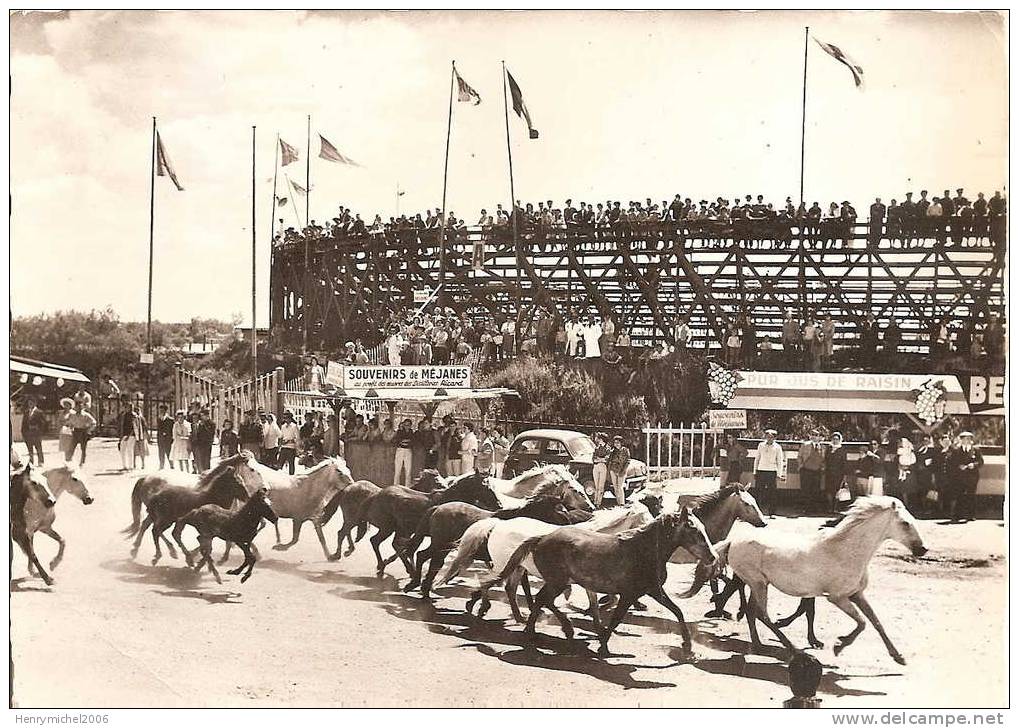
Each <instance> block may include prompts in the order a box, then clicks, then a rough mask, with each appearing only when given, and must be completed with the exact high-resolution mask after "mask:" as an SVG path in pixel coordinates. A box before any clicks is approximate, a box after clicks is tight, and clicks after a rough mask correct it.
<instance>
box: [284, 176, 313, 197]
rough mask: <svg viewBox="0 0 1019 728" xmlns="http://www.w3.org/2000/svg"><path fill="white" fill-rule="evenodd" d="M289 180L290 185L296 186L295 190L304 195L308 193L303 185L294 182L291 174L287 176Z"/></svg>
mask: <svg viewBox="0 0 1019 728" xmlns="http://www.w3.org/2000/svg"><path fill="white" fill-rule="evenodd" d="M287 182H289V183H290V186H291V187H293V188H294V192H296V193H297V194H299V195H301V196H302V197H303V196H304V195H307V194H308V190H306V189H304V188H303V187H301V185H299V184H297V183H296V182H294V181H293V180H292V179H290V177H289V176H287Z"/></svg>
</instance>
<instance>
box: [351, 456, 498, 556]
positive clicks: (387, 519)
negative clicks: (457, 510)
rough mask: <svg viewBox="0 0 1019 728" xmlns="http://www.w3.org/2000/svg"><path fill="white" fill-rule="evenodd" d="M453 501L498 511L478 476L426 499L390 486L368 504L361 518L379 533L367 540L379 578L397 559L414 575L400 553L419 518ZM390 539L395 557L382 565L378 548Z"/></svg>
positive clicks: (464, 478)
mask: <svg viewBox="0 0 1019 728" xmlns="http://www.w3.org/2000/svg"><path fill="white" fill-rule="evenodd" d="M425 472H427V471H425ZM452 501H463V502H464V503H470V504H472V505H477V506H480V507H482V508H485V509H487V510H490V511H494V510H497V509H498V508H499V507H500V503H499V499H498V497H497V496H496V494H495V491H493V490H492V489H491V488H490V487H489V486H488V483H487V479H486V477H485V476H484V475H483V474H480V473H470V474H468V475H461V476H459V477H457V478H455V479H454V480H453V481H452V482H451V483H450V484H449V485H448V486H446V487H445V488H441V489H438V490H434V491H432V492H431V493H429V494H427V495H426V494H424V493H420V492H418V491H416V490H411V489H410V488H405V487H403V486H401V485H391V486H389V487H388V488H382V489H381V490H380V491H379V492H378V493H376V494H375V495H373V496H371V497H370V498H369V499H368V500H367V502H366V503H365V504H364V508H363V510H362V517H363V518H364V519H365V520H367V521H368V522H370V523H371V524H372V525H373V526H375V527H376V528H377V529H378V533H376V534H375V535H374V536H372V537H371V539H370V540H371V545H372V548H373V549H375V557H376V559H377V560H378V561H377V573H378V575H379V576H381V575H382V573H383V572H384V571H385V568H386V565H387V564H389V563H391V562H392V561H393V560H394V559H396V558H397V557H399V558H400V560H401V561H402V562H403V565H404V566H405V567H406V569H407V573H408V574H412V573H413V571H414V566H413V564H411V563H410V560H409V559H408V558H407V556H406V554H405V553H404V551H403V546H404V544H405V542H406V541H407V539H409V538H410V537H411V536H412V535H413V533H414V529H415V528H416V527H417V525H418V522H419V521H420V520H421V516H422V514H424V512H425V511H426V510H428V508H429V507H430V506H437V505H441V504H443V503H450V502H452ZM390 536H393V550H394V551H395V552H396V554H395V555H394V556H392V557H390V558H389V560H387V561H384V560H383V559H382V554H381V553H380V552H379V546H380V545H381V543H382V542H383V541H385V540H386V539H387V538H389V537H390Z"/></svg>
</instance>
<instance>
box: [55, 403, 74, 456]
mask: <svg viewBox="0 0 1019 728" xmlns="http://www.w3.org/2000/svg"><path fill="white" fill-rule="evenodd" d="M72 414H74V400H73V399H71V398H69V397H63V398H61V400H60V412H59V413H58V414H57V422H58V423H59V425H60V435H59V438H60V440H59V442H60V454H61V455H63V456H64V460H65V461H69V460H70V459H71V451H72V450H73V449H74V441H73V436H72V434H71V425H70V417H71V415H72Z"/></svg>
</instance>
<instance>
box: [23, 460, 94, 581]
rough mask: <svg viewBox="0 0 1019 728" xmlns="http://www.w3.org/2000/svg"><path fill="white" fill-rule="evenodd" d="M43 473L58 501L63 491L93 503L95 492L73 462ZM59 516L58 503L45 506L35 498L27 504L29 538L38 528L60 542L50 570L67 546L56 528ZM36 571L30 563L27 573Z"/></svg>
mask: <svg viewBox="0 0 1019 728" xmlns="http://www.w3.org/2000/svg"><path fill="white" fill-rule="evenodd" d="M42 474H43V476H44V477H45V478H46V483H47V484H48V485H49V488H50V491H51V492H52V493H53V498H54V499H55V500H60V496H61V495H63V494H64V493H70V494H71V495H73V496H74V497H75V498H77V499H78V500H80V501H81V502H82V503H84V504H85V505H90V504H91V503H92V502H93V498H92V495H91V494H90V493H89V492H88V488H87V487H85V481H84V480H83V479H82V477H81V473H80V471H79V470H78V468H77V466H75V465H74V464H72V463H66V464H64V465H60V466H58V467H56V468H49V469H48V470H44V471H43V473H42ZM56 519H57V511H56V506H55V505H54V506H51V507H46V506H45V505H44V504H43V503H41V502H39V501H38V500H35V499H34V498H33V499H30V500H29V501H28V502H27V503H25V530H26V531H27V533H28V537H29V539H32V538H33V537H34V536H35V533H36V531H42V532H43V533H45V534H46V535H47V536H49V537H50V538H51V539H53V540H54V541H56V542H57V555H56V556H54V557H53V560H52V561H50V570H54V569H56V568H57V566H59V565H60V562H61V560H62V559H63V558H64V547H65V546H66V543H65V541H64V538H63V536H61V535H60V534H59V533H57V532H56V530H55V529H54V528H53V522H54V521H55V520H56ZM34 571H35V567H34V566H33V565H32V564H31V562H29V565H28V572H29V573H30V574H33V573H34Z"/></svg>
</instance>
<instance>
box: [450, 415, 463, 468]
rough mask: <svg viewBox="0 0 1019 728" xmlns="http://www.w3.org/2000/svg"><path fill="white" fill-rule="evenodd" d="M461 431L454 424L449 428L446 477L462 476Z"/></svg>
mask: <svg viewBox="0 0 1019 728" xmlns="http://www.w3.org/2000/svg"><path fill="white" fill-rule="evenodd" d="M463 434H464V433H463V430H462V429H461V428H460V426H459V425H457V424H456V423H455V422H454V423H452V424H451V425H450V426H449V438H448V440H447V444H446V475H447V476H453V475H463V467H462V461H461V458H462V457H463Z"/></svg>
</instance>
